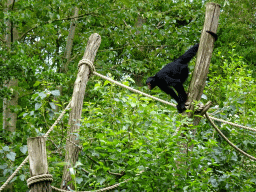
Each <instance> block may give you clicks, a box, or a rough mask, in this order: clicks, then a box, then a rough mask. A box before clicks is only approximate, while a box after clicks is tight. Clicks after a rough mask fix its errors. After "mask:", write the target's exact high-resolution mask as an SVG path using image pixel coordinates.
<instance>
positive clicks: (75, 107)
mask: <svg viewBox="0 0 256 192" xmlns="http://www.w3.org/2000/svg"><path fill="white" fill-rule="evenodd" d="M100 42H101V37H100V35H98V34H97V33H94V34H92V35H91V36H90V38H89V41H88V43H87V46H86V50H85V53H84V56H83V59H87V60H89V61H91V62H92V63H93V61H94V59H95V56H96V53H97V51H98V48H99V46H100ZM89 73H90V70H89V67H88V65H80V67H79V69H78V74H77V78H76V81H75V85H74V90H73V96H72V100H71V107H70V108H71V111H70V114H69V122H68V124H69V126H70V129H69V130H68V136H67V137H68V138H67V141H66V155H65V162H67V165H66V166H65V168H64V173H63V176H62V182H61V188H62V189H68V186H70V188H74V186H73V184H72V183H69V182H70V181H71V180H72V179H71V175H70V172H69V168H70V167H72V166H74V165H75V163H76V161H77V160H78V153H79V147H78V145H79V140H78V139H79V138H77V137H76V135H75V134H74V133H79V128H80V126H79V123H80V119H81V114H82V107H83V100H84V94H85V89H86V84H87V82H88V78H89ZM70 141H71V142H72V143H71V142H70ZM74 144H76V145H74Z"/></svg>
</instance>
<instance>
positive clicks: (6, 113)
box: [3, 0, 18, 132]
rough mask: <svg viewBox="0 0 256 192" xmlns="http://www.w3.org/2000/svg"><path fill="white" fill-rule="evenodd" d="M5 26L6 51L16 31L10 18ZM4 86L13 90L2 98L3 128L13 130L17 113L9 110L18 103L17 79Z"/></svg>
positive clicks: (12, 2) (9, 47)
mask: <svg viewBox="0 0 256 192" xmlns="http://www.w3.org/2000/svg"><path fill="white" fill-rule="evenodd" d="M13 4H14V0H9V1H8V2H7V4H6V9H5V12H7V11H10V9H11V8H12V7H13ZM6 26H7V27H6V36H5V41H6V47H7V48H8V51H10V50H11V45H12V42H13V41H14V39H18V37H17V36H15V35H17V33H14V27H13V25H12V21H11V20H7V21H6ZM5 86H6V87H8V88H9V89H11V90H13V94H12V97H11V99H10V100H8V99H7V98H4V99H3V129H5V130H8V131H11V132H14V131H15V130H16V123H17V114H16V113H12V112H11V107H12V106H15V105H18V93H17V91H15V90H16V89H15V87H17V86H18V80H17V79H11V80H10V81H9V82H6V84H5Z"/></svg>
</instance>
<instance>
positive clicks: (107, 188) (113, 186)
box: [51, 179, 130, 192]
mask: <svg viewBox="0 0 256 192" xmlns="http://www.w3.org/2000/svg"><path fill="white" fill-rule="evenodd" d="M129 180H130V179H126V180H124V181H122V182H120V183H117V184H115V185H112V186H109V187H106V188H103V189H98V190H93V191H79V192H102V191H107V190H111V189H114V188H116V187H118V186H119V185H121V184H123V183H126V182H128V181H129ZM51 187H52V189H54V190H56V191H59V192H70V191H67V190H64V189H59V188H56V187H54V186H51ZM74 192H78V191H74Z"/></svg>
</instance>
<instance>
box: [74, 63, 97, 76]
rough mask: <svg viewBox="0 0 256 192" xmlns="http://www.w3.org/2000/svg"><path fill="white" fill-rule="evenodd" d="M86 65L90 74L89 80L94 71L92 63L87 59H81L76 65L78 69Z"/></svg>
mask: <svg viewBox="0 0 256 192" xmlns="http://www.w3.org/2000/svg"><path fill="white" fill-rule="evenodd" d="M84 64H86V65H87V66H88V67H89V69H90V74H89V78H90V77H91V75H92V74H93V72H94V71H95V67H94V65H93V62H91V61H90V60H88V59H81V60H80V61H79V63H78V68H79V67H80V66H82V65H84Z"/></svg>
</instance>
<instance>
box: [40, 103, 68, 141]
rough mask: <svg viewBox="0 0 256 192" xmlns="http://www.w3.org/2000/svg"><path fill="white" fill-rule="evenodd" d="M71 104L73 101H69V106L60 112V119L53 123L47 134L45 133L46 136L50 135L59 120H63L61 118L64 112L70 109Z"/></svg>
mask: <svg viewBox="0 0 256 192" xmlns="http://www.w3.org/2000/svg"><path fill="white" fill-rule="evenodd" d="M70 105H71V101H70V102H69V104H68V105H67V107H66V108H65V109H64V110H63V111H62V113H61V114H60V116H59V117H58V119H57V120H56V121H55V122H54V123H53V125H52V126H51V127H50V129H49V130H48V131H47V132H46V134H45V135H44V137H48V136H49V134H50V133H51V131H52V130H53V129H54V127H55V126H56V125H57V124H58V123H59V121H60V120H61V118H62V117H63V116H64V114H65V113H66V111H67V110H68V108H69V107H70Z"/></svg>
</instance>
